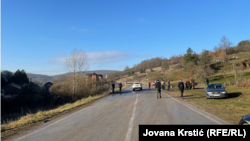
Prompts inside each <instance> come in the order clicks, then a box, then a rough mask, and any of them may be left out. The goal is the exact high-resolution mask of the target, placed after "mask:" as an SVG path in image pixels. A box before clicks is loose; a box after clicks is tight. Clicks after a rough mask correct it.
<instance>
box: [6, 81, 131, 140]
mask: <svg viewBox="0 0 250 141" xmlns="http://www.w3.org/2000/svg"><path fill="white" fill-rule="evenodd" d="M129 86H130V85H129V84H127V85H123V88H122V89H126V88H128V87H129ZM117 90H118V89H117ZM109 91H110V89H109ZM109 91H108V92H104V93H102V94H100V95H96V96H89V97H88V98H83V99H80V100H78V101H76V102H74V103H68V104H65V105H63V106H60V107H58V108H56V109H53V110H49V111H39V112H37V113H35V114H28V115H26V116H23V117H21V118H20V119H19V120H16V121H9V122H8V123H6V124H5V123H2V125H1V136H2V137H5V136H8V135H11V134H13V133H14V132H15V130H18V129H20V128H23V127H25V126H27V125H30V124H33V123H36V122H39V121H43V120H45V119H48V118H51V117H53V116H55V115H58V114H60V113H63V112H65V111H68V110H71V109H73V108H75V107H78V106H81V105H84V104H87V103H89V102H92V101H94V100H97V99H99V98H102V97H104V96H107V95H109Z"/></svg>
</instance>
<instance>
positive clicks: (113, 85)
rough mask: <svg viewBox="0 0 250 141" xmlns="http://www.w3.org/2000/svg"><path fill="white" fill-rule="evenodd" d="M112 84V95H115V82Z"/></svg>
mask: <svg viewBox="0 0 250 141" xmlns="http://www.w3.org/2000/svg"><path fill="white" fill-rule="evenodd" d="M111 82H112V93H113V94H115V83H114V82H113V81H111Z"/></svg>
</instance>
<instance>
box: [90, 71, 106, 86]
mask: <svg viewBox="0 0 250 141" xmlns="http://www.w3.org/2000/svg"><path fill="white" fill-rule="evenodd" d="M102 79H103V76H102V74H96V73H92V74H86V81H87V83H88V84H92V85H95V86H97V83H98V82H100V81H101V80H102Z"/></svg>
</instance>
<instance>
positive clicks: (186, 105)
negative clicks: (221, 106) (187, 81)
mask: <svg viewBox="0 0 250 141" xmlns="http://www.w3.org/2000/svg"><path fill="white" fill-rule="evenodd" d="M170 97H171V98H172V99H174V100H175V101H177V102H179V103H181V102H180V101H178V100H176V99H175V98H173V97H172V96H170ZM181 104H182V105H184V106H186V107H188V108H189V109H191V110H193V111H195V112H197V113H199V114H201V115H203V116H204V117H206V118H208V119H210V120H212V121H213V122H215V123H218V124H221V123H220V122H218V121H216V120H214V119H212V118H210V117H208V116H206V115H204V114H202V113H201V112H199V111H197V110H195V109H193V108H191V107H190V106H188V105H186V104H183V103H181Z"/></svg>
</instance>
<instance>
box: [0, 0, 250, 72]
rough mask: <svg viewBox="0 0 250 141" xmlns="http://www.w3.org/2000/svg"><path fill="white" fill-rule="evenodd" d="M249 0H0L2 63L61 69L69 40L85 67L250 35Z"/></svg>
mask: <svg viewBox="0 0 250 141" xmlns="http://www.w3.org/2000/svg"><path fill="white" fill-rule="evenodd" d="M249 6H250V1H249V0H239V1H237V0H1V70H9V71H12V72H15V71H16V70H17V69H20V70H21V69H24V70H25V71H26V72H27V73H35V74H45V75H50V76H51V75H57V74H62V73H65V72H67V71H66V69H65V66H64V63H65V62H64V61H65V57H67V56H69V55H70V54H71V52H72V51H73V49H74V48H76V49H81V50H82V51H84V52H85V53H86V54H87V55H88V64H89V67H88V70H121V71H122V70H124V68H125V67H126V66H127V65H128V66H129V67H133V65H134V64H138V63H140V62H141V61H143V60H146V59H151V58H154V57H164V58H169V57H171V56H173V55H179V54H182V55H183V54H185V53H186V50H187V49H188V47H190V48H191V49H192V50H193V51H195V52H196V53H201V51H202V50H203V49H206V50H212V49H213V47H214V46H218V44H219V42H220V39H221V37H222V36H226V37H227V38H228V39H229V40H230V41H231V42H232V43H233V44H234V45H237V44H238V43H239V42H240V41H242V40H249V39H250V26H249V25H250V8H249Z"/></svg>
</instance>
